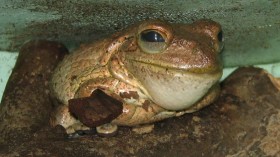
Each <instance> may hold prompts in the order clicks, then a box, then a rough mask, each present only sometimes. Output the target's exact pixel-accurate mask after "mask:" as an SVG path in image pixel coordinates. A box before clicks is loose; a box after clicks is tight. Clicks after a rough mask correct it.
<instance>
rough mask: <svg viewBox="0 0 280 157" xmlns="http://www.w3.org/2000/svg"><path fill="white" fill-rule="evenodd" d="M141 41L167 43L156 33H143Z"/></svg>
mask: <svg viewBox="0 0 280 157" xmlns="http://www.w3.org/2000/svg"><path fill="white" fill-rule="evenodd" d="M141 39H142V40H143V41H146V42H165V41H164V38H163V37H162V36H161V35H160V34H159V33H158V32H155V31H148V32H143V33H141Z"/></svg>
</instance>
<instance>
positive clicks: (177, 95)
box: [129, 64, 222, 111]
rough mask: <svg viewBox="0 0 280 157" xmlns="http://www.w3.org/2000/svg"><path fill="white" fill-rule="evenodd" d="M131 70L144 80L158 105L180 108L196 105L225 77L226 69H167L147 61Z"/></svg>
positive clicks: (130, 69) (132, 67)
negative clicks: (196, 71)
mask: <svg viewBox="0 0 280 157" xmlns="http://www.w3.org/2000/svg"><path fill="white" fill-rule="evenodd" d="M135 66H138V68H137V67H135ZM139 69H141V70H139ZM129 71H131V73H132V74H133V75H134V77H135V78H137V79H138V80H139V81H140V82H141V84H142V85H143V87H144V88H145V89H146V90H147V92H148V93H149V95H150V97H151V99H152V100H153V101H154V102H155V103H156V104H158V105H159V106H161V107H163V108H165V109H167V110H176V111H178V110H183V109H187V108H189V107H191V106H192V105H194V104H195V103H196V102H197V101H199V100H200V99H201V98H202V97H203V96H205V95H206V94H207V93H208V91H209V90H210V88H211V87H212V86H213V85H215V84H216V83H217V82H218V81H219V79H220V78H221V76H222V71H218V72H215V73H210V74H209V73H205V74H197V73H191V72H188V71H182V70H168V71H166V69H165V68H160V67H151V66H150V65H147V64H137V65H131V66H130V68H129ZM140 71H141V72H140Z"/></svg>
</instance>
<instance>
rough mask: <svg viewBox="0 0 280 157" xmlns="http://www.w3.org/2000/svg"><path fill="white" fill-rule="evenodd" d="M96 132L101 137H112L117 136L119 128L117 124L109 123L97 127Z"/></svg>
mask: <svg viewBox="0 0 280 157" xmlns="http://www.w3.org/2000/svg"><path fill="white" fill-rule="evenodd" d="M96 131H97V133H98V134H99V135H100V136H104V137H108V136H109V137H110V136H114V135H116V133H117V131H118V126H117V125H116V124H112V123H107V124H103V125H101V126H98V127H96Z"/></svg>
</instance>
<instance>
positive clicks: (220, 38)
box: [218, 31, 224, 42]
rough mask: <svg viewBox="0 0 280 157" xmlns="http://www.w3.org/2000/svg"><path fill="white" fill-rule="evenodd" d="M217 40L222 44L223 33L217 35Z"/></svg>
mask: <svg viewBox="0 0 280 157" xmlns="http://www.w3.org/2000/svg"><path fill="white" fill-rule="evenodd" d="M218 40H219V42H223V41H224V37H223V31H220V32H219V33H218Z"/></svg>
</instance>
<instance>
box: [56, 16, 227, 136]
mask: <svg viewBox="0 0 280 157" xmlns="http://www.w3.org/2000/svg"><path fill="white" fill-rule="evenodd" d="M222 47H223V35H222V30H221V26H220V25H219V24H218V23H216V22H214V21H211V20H199V21H196V22H194V23H192V24H170V23H166V22H163V21H159V20H148V21H144V22H142V23H140V24H138V25H134V26H132V27H129V28H127V29H125V30H123V31H121V32H118V33H116V34H114V35H113V36H111V37H110V38H106V39H102V40H99V41H96V42H93V43H90V44H87V45H82V46H81V47H80V48H79V49H77V50H76V51H75V52H74V53H72V54H70V55H69V56H66V57H65V58H64V60H63V61H62V62H61V64H60V65H59V66H58V67H57V68H56V70H55V72H54V75H53V77H52V80H51V89H52V93H53V95H54V96H55V97H56V98H57V99H58V101H60V103H62V104H63V105H60V106H59V107H58V108H57V110H56V112H55V113H54V115H53V117H52V118H51V124H52V125H62V126H63V127H64V128H66V131H67V133H69V134H71V133H74V132H75V131H77V130H86V129H89V128H90V127H92V126H86V125H85V124H83V123H82V122H81V121H80V120H79V119H78V118H77V117H76V116H73V114H72V113H70V112H69V107H68V106H69V105H68V104H69V100H72V99H78V98H86V97H90V96H92V93H93V92H94V91H95V90H97V89H98V90H101V91H102V92H104V93H106V94H107V95H109V96H110V97H112V98H114V99H116V100H118V101H120V102H122V112H121V114H120V115H118V116H117V117H116V118H114V119H112V120H111V121H110V122H109V123H106V124H100V125H99V126H96V127H97V131H98V132H101V133H107V132H106V131H110V130H109V129H112V128H113V129H114V130H115V129H116V126H133V127H138V128H139V126H143V127H144V124H152V123H153V122H156V121H160V120H163V119H166V118H169V117H174V116H180V115H183V114H184V113H190V112H194V111H197V110H199V109H201V108H203V107H205V106H207V105H209V104H210V103H212V102H213V101H214V100H215V98H217V96H218V95H219V85H218V83H219V79H220V77H221V75H222V64H221V61H220V57H219V56H220V55H219V54H220V51H221V50H222ZM101 114H102V113H101ZM101 117H102V116H101ZM146 126H147V125H146ZM106 129H107V130H106Z"/></svg>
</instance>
